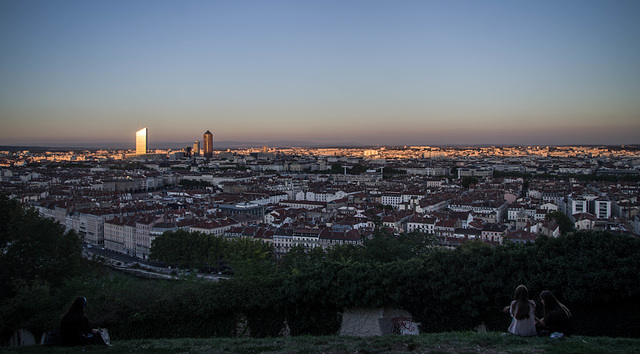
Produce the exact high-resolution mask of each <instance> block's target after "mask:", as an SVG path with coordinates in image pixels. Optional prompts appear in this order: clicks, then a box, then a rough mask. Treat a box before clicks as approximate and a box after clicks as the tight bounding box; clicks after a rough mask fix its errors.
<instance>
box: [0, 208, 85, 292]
mask: <svg viewBox="0 0 640 354" xmlns="http://www.w3.org/2000/svg"><path fill="white" fill-rule="evenodd" d="M0 215H2V226H0V299H2V298H5V297H9V296H11V295H13V294H14V293H15V290H16V289H15V288H14V287H13V285H14V284H30V283H32V282H34V281H40V282H43V283H46V284H51V285H52V286H57V285H60V284H62V283H63V281H64V280H65V279H67V278H69V277H72V276H74V275H77V274H80V273H81V272H82V269H83V260H82V248H81V246H80V240H79V238H78V236H77V235H76V234H75V232H73V231H69V232H65V228H64V226H62V225H60V223H58V222H55V221H53V220H51V219H45V218H42V217H40V216H39V215H38V212H37V211H36V210H35V209H33V208H28V207H25V206H23V205H22V204H20V203H19V202H17V201H15V200H10V199H9V198H7V197H6V196H5V195H0Z"/></svg>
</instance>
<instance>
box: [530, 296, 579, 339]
mask: <svg viewBox="0 0 640 354" xmlns="http://www.w3.org/2000/svg"><path fill="white" fill-rule="evenodd" d="M540 301H542V305H543V306H544V317H543V318H542V319H541V320H539V321H538V324H539V326H540V328H541V329H542V330H545V331H548V332H549V333H554V332H560V333H562V334H563V335H565V336H570V335H572V334H573V319H572V318H571V311H569V309H568V308H567V307H566V306H564V305H563V304H562V303H561V302H560V301H558V299H556V297H555V295H553V293H552V292H551V291H549V290H545V291H543V292H542V293H540Z"/></svg>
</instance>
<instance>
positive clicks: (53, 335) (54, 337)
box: [43, 329, 62, 347]
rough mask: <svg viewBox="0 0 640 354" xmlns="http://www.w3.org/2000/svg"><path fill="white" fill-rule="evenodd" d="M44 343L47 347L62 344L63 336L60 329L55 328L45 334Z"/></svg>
mask: <svg viewBox="0 0 640 354" xmlns="http://www.w3.org/2000/svg"><path fill="white" fill-rule="evenodd" d="M43 344H44V345H46V346H47V347H57V346H60V345H62V336H61V335H60V330H59V329H54V330H53V331H51V332H48V333H47V334H46V335H45V336H44V343H43Z"/></svg>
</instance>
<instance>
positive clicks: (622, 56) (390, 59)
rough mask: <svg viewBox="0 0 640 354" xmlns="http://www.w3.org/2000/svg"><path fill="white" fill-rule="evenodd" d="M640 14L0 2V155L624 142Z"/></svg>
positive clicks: (627, 10)
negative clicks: (49, 150) (120, 148)
mask: <svg viewBox="0 0 640 354" xmlns="http://www.w3.org/2000/svg"><path fill="white" fill-rule="evenodd" d="M638 19H640V1H636V0H633V1H617V0H616V1H608V0H607V1H604V0H603V1H519V0H516V1H513V0H512V1H427V0H424V1H404V0H401V1H326V0H324V1H159V0H154V1H141V0H129V1H66V0H56V1H36V0H18V1H13V0H11V1H7V0H0V122H1V123H2V124H1V125H2V128H1V129H0V145H1V144H17V143H24V144H36V143H37V144H40V143H65V144H66V143H68V144H85V143H88V142H95V141H98V142H100V141H102V142H120V143H130V144H131V147H133V145H134V134H135V131H136V130H138V129H139V127H140V126H146V127H149V132H150V143H151V144H153V141H154V140H155V141H156V142H159V141H162V142H171V141H173V142H183V141H184V142H188V141H192V140H196V139H198V140H201V139H202V133H203V132H204V131H206V130H211V131H212V132H213V133H214V135H215V139H216V140H237V141H273V140H308V141H315V142H322V143H328V144H331V143H342V142H359V143H363V144H374V145H377V144H380V145H385V144H392V145H415V144H424V145H439V144H633V143H640V21H639V20H638Z"/></svg>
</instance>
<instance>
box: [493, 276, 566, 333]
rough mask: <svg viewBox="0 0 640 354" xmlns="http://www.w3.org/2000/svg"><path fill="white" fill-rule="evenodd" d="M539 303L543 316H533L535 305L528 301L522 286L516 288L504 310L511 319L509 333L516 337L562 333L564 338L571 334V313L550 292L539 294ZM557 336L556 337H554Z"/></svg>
mask: <svg viewBox="0 0 640 354" xmlns="http://www.w3.org/2000/svg"><path fill="white" fill-rule="evenodd" d="M540 301H541V302H542V306H543V307H544V316H543V317H542V318H537V317H536V316H535V309H536V304H535V302H534V301H533V300H530V299H529V291H528V290H527V287H525V286H524V285H520V286H518V287H517V288H516V292H515V296H514V300H513V301H512V302H511V305H509V306H507V307H505V308H504V312H509V314H511V317H512V318H513V319H512V321H511V325H509V333H512V334H515V335H518V336H536V335H548V334H552V333H562V335H564V336H570V335H572V334H573V320H572V318H571V311H569V309H568V308H567V307H566V306H565V305H563V304H562V303H561V302H560V301H558V299H556V297H555V295H553V293H552V292H551V291H548V290H545V291H543V292H542V293H540ZM556 336H557V335H556Z"/></svg>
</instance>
